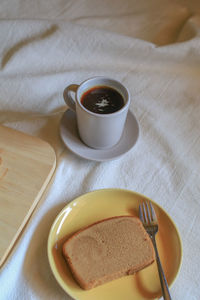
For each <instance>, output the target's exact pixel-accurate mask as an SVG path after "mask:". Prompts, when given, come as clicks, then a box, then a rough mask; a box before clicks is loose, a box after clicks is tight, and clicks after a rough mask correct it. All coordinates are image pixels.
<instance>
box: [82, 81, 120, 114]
mask: <svg viewBox="0 0 200 300" xmlns="http://www.w3.org/2000/svg"><path fill="white" fill-rule="evenodd" d="M81 103H82V105H83V106H84V107H85V108H87V109H88V110H90V111H92V112H94V113H96V114H111V113H114V112H116V111H118V110H120V109H121V108H122V107H123V106H124V99H123V97H122V95H121V94H120V93H119V92H117V91H116V90H114V89H112V88H110V87H107V86H96V87H93V88H91V89H90V90H88V91H87V92H85V93H84V94H83V96H82V97H81Z"/></svg>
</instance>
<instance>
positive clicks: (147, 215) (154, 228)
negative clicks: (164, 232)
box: [139, 201, 172, 300]
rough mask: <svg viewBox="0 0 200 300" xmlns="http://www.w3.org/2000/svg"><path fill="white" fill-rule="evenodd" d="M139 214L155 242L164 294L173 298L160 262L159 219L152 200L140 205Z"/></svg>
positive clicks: (168, 297) (167, 299) (164, 296)
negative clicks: (158, 243) (157, 244)
mask: <svg viewBox="0 0 200 300" xmlns="http://www.w3.org/2000/svg"><path fill="white" fill-rule="evenodd" d="M139 214H140V220H141V221H142V223H143V226H144V228H145V229H146V231H147V233H148V234H149V236H150V238H151V241H152V243H153V246H154V249H155V254H156V262H157V267H158V273H159V277H160V284H161V288H162V294H163V298H164V299H165V300H171V299H172V298H171V296H170V292H169V287H168V284H167V280H166V277H165V274H164V271H163V268H162V265H161V262H160V257H159V254H158V249H157V246H156V238H155V235H156V233H157V232H158V221H157V217H156V213H155V210H154V208H153V206H152V204H151V202H149V204H148V202H147V201H146V202H143V203H142V204H140V205H139Z"/></svg>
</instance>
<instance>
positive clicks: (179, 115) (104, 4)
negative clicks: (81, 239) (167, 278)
mask: <svg viewBox="0 0 200 300" xmlns="http://www.w3.org/2000/svg"><path fill="white" fill-rule="evenodd" d="M0 56H1V71H0V86H1V88H0V122H1V123H2V124H4V125H7V126H9V127H12V128H15V129H18V130H21V131H23V132H26V133H29V134H31V135H35V136H38V137H40V138H41V139H44V140H46V141H47V142H49V143H50V144H51V145H52V146H53V148H54V149H55V152H56V156H57V167H56V171H55V175H54V178H53V180H52V182H51V186H50V188H49V189H48V190H47V191H46V193H45V194H44V195H43V197H42V199H41V201H40V203H39V205H38V206H37V208H36V210H35V212H34V214H33V215H32V217H31V219H30V221H29V223H28V225H27V226H26V228H25V230H24V232H23V234H22V236H21V238H20V239H19V241H18V243H17V245H16V246H15V248H14V250H13V251H12V254H11V255H10V256H9V259H8V260H7V262H6V264H5V265H4V267H3V268H2V270H1V274H0V299H69V298H68V296H66V294H65V292H64V291H63V290H62V289H61V288H60V286H59V285H58V284H57V282H56V280H55V279H54V277H53V274H52V273H51V271H50V267H49V264H48V259H47V254H46V244H47V237H48V232H49V229H50V227H51V224H52V222H53V220H54V218H55V217H56V215H57V214H58V212H59V211H60V210H61V209H62V208H63V207H64V206H65V205H66V203H68V202H69V201H71V200H72V199H74V198H75V197H77V196H79V195H81V194H83V193H86V192H89V191H92V190H96V189H102V188H115V187H117V188H124V189H129V190H134V191H136V192H139V193H142V194H145V195H146V196H148V197H150V198H152V199H154V200H155V201H156V202H157V203H159V204H160V205H161V206H162V207H163V208H164V209H165V210H166V211H167V212H168V213H169V214H170V216H171V217H172V218H173V220H174V221H175V223H176V225H177V227H178V229H179V231H180V234H181V238H182V242H183V263H182V268H181V271H180V273H179V276H178V278H177V280H176V282H175V284H174V285H173V287H172V289H171V293H172V297H173V299H176V300H180V299H181V300H193V299H196V300H197V299H200V289H199V282H200V271H199V270H200V262H199V251H200V234H199V224H200V223H199V222H200V221H199V220H200V187H199V182H200V181H199V179H200V177H199V173H200V96H199V95H200V3H199V1H198V0H196V1H189V0H187V1H186V0H185V1H184V0H183V1H170V0H148V1H147V0H141V1H136V0H123V1H122V0H114V1H111V0H102V1H100V0H77V1H73V0H71V1H70V0H66V1H63V0H57V1H55V0H48V1H45V0H42V1H31V0H27V1H25V0H16V1H12V0H2V1H1V4H0ZM95 75H105V76H109V77H112V78H115V79H117V80H120V81H121V82H122V83H123V84H124V85H126V86H127V88H128V89H129V90H130V93H131V97H132V102H131V107H130V109H131V110H132V112H134V114H135V116H136V117H137V119H138V121H139V123H140V138H139V140H138V143H137V144H136V146H135V147H134V148H133V149H132V150H131V151H130V152H128V153H127V154H126V155H124V156H122V157H121V158H119V159H118V160H114V161H108V162H102V163H99V162H93V161H89V160H85V159H82V158H79V157H78V156H76V155H75V154H73V153H71V152H70V151H69V150H67V149H66V147H65V146H64V145H63V143H62V142H61V140H60V137H59V135H58V128H59V121H60V118H61V116H62V114H63V112H64V111H65V110H66V106H65V103H64V101H63V98H62V92H63V89H64V88H65V86H66V85H68V84H71V83H80V82H81V81H83V80H85V79H86V78H89V77H92V76H95ZM94 300H95V299H94Z"/></svg>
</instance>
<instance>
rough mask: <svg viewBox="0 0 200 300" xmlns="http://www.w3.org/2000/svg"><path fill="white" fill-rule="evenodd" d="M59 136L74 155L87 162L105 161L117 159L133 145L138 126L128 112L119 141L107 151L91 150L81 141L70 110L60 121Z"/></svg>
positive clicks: (73, 115)
mask: <svg viewBox="0 0 200 300" xmlns="http://www.w3.org/2000/svg"><path fill="white" fill-rule="evenodd" d="M60 136H61V138H62V140H63V142H64V144H65V146H66V147H67V148H68V149H69V150H71V151H72V152H73V153H75V154H76V155H78V156H80V157H83V158H85V159H89V160H95V161H106V160H111V159H116V158H118V157H119V156H121V155H123V154H125V153H127V152H128V151H129V150H130V149H131V148H132V147H133V146H134V145H135V143H136V141H137V139H138V136H139V125H138V122H137V120H136V118H135V116H134V115H133V113H132V112H131V111H130V110H129V112H128V115H127V119H126V124H125V128H124V132H123V134H122V137H121V139H120V141H119V142H118V143H117V144H116V145H115V146H113V147H112V148H109V149H105V150H99V149H93V148H90V147H88V146H87V145H85V144H84V143H83V142H82V141H81V139H80V137H79V134H78V129H77V125H76V115H75V113H74V112H72V111H71V110H67V111H66V112H65V113H64V115H63V117H62V119H61V123H60Z"/></svg>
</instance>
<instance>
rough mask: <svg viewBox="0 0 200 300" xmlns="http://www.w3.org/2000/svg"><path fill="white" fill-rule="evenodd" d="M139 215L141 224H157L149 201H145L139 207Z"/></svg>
mask: <svg viewBox="0 0 200 300" xmlns="http://www.w3.org/2000/svg"><path fill="white" fill-rule="evenodd" d="M139 214H140V220H141V221H142V223H146V224H148V223H152V222H155V223H156V222H157V217H156V213H155V210H154V208H153V205H152V204H151V202H150V201H149V202H147V201H145V202H143V203H142V204H140V205H139Z"/></svg>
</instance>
